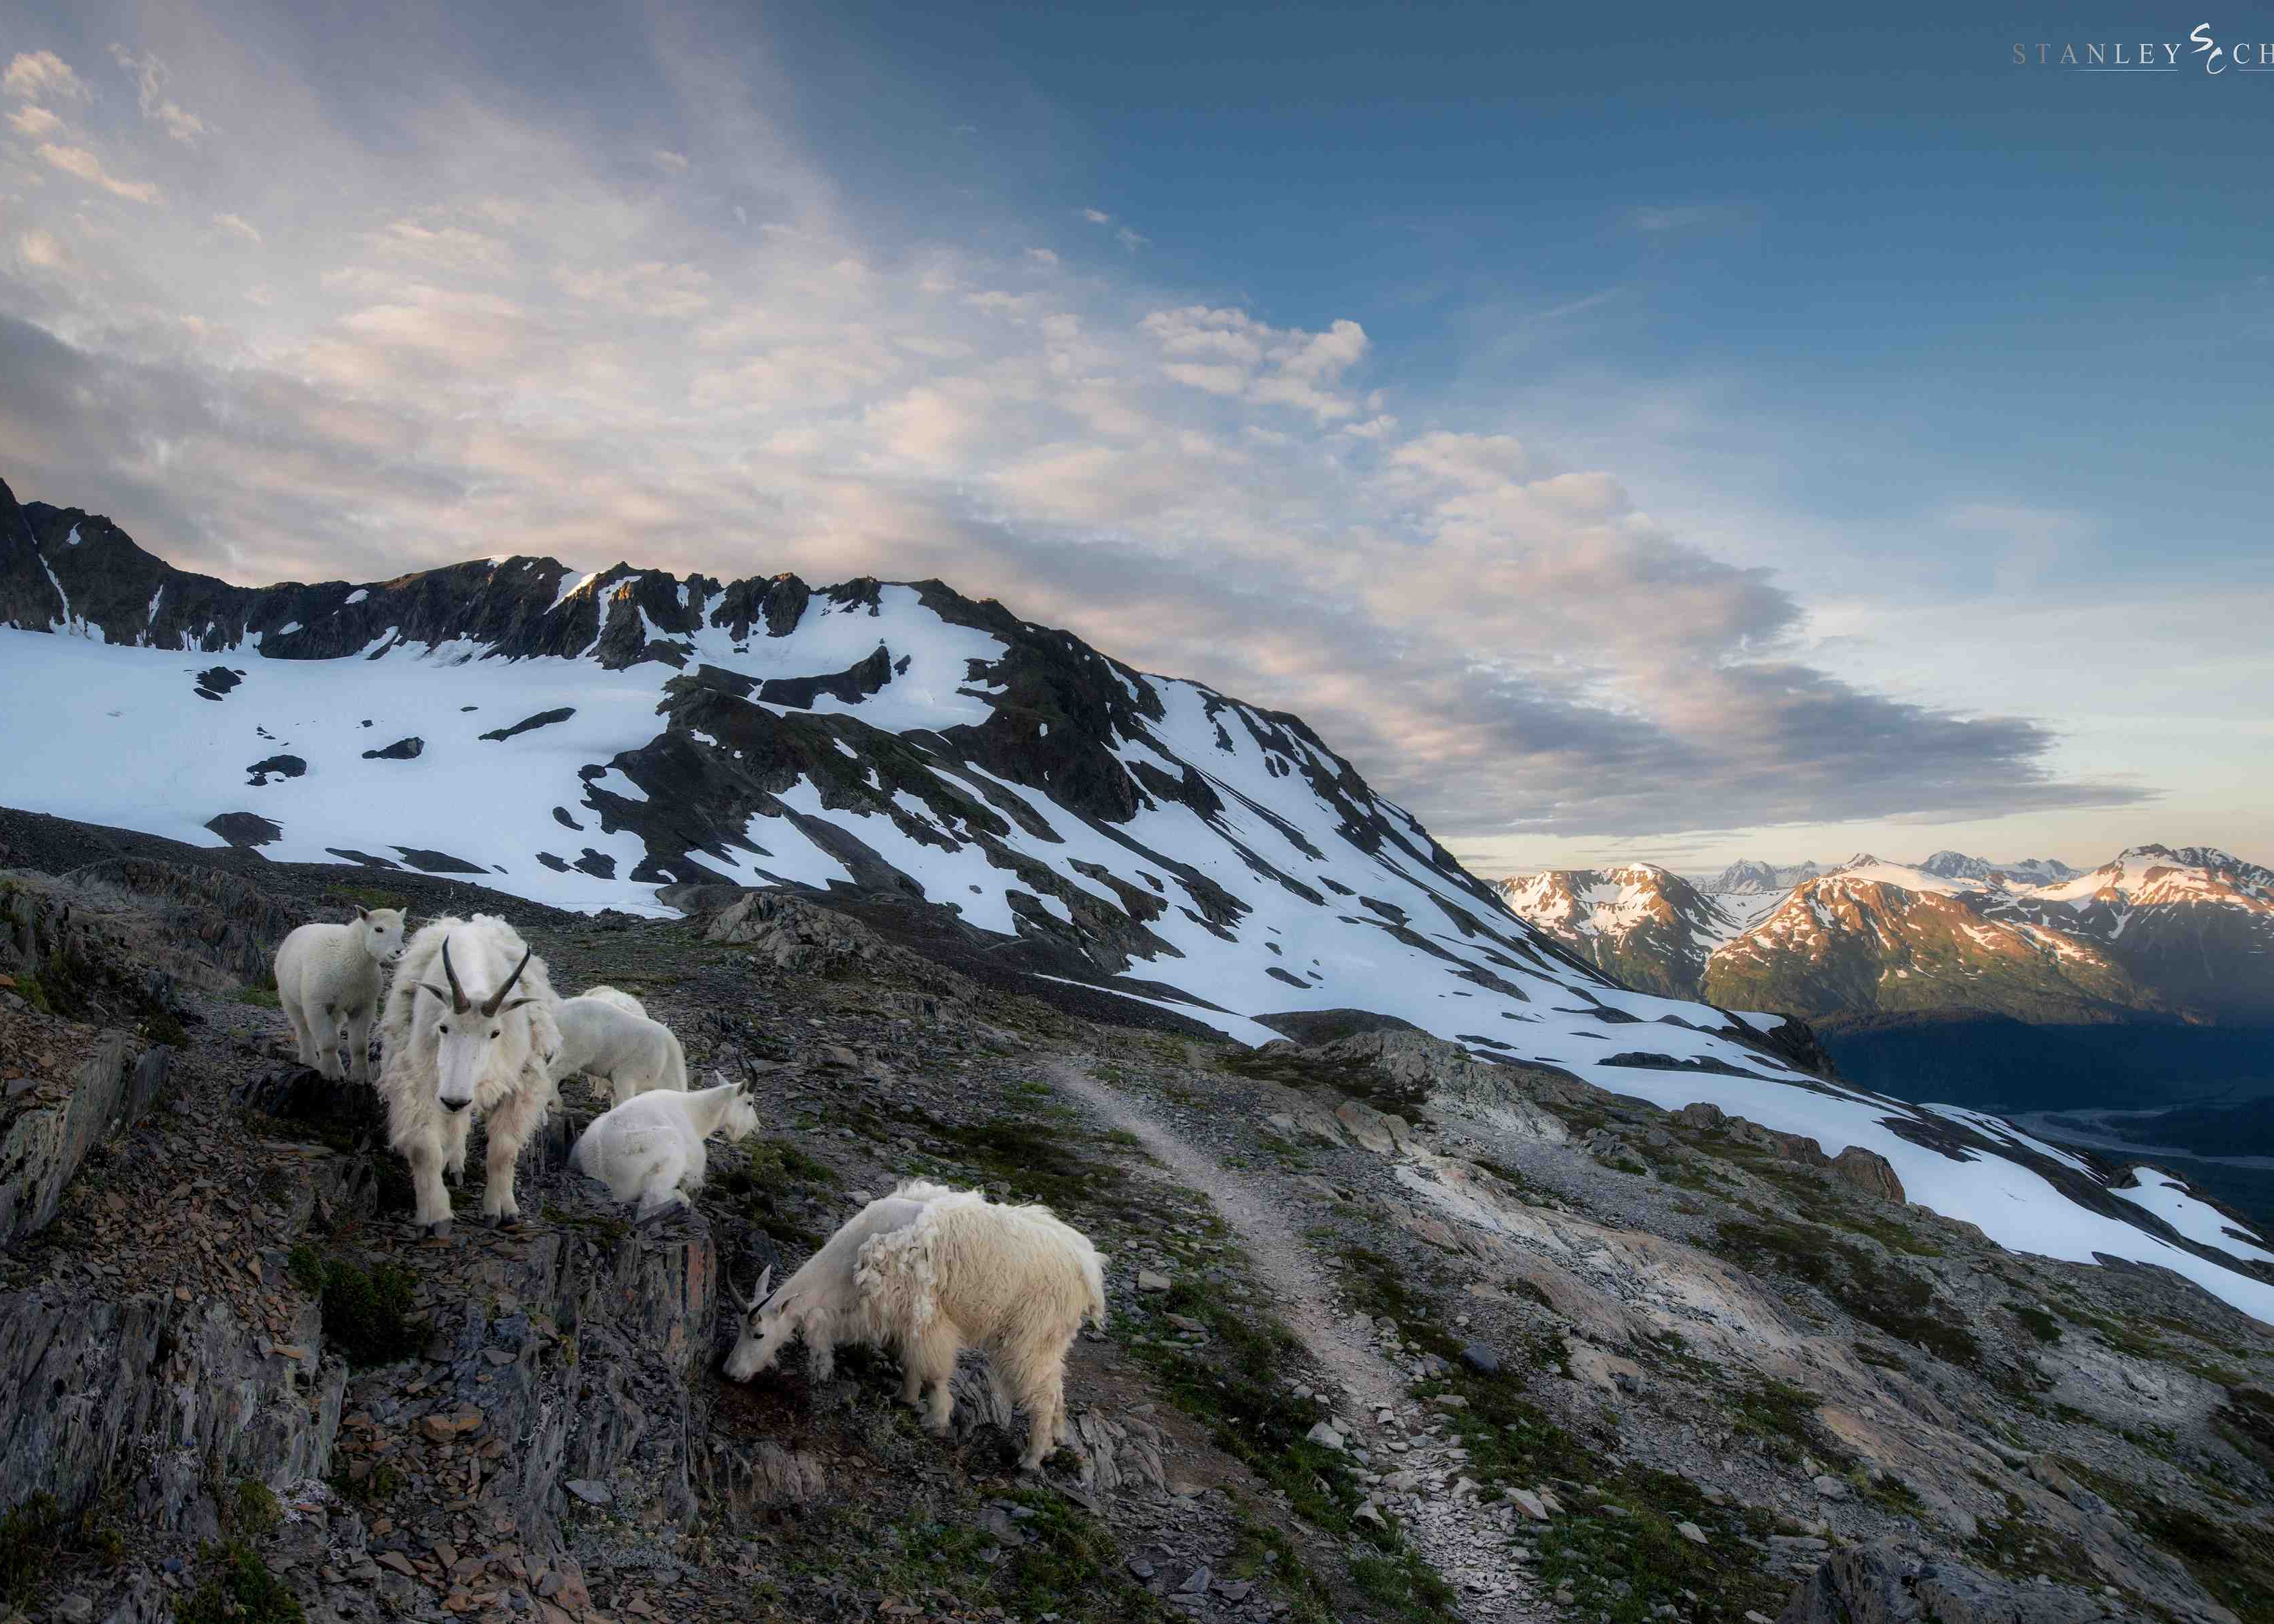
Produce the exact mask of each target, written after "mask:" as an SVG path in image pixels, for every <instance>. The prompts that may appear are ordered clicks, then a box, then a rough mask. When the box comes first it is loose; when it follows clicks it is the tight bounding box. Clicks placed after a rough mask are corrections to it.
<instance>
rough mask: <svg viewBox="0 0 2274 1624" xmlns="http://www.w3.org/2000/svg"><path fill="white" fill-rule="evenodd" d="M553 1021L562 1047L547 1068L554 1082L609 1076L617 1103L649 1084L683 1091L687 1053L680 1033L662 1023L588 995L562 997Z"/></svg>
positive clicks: (554, 1008)
mask: <svg viewBox="0 0 2274 1624" xmlns="http://www.w3.org/2000/svg"><path fill="white" fill-rule="evenodd" d="M616 996H618V997H622V996H625V995H623V994H621V993H618V994H617V995H616ZM553 1022H554V1024H555V1025H556V1026H559V1027H560V1029H561V1047H560V1048H559V1049H557V1050H555V1051H554V1053H553V1059H552V1062H551V1064H550V1065H549V1067H548V1068H547V1069H548V1071H549V1073H550V1075H551V1077H552V1079H553V1081H554V1082H555V1083H558V1082H559V1081H560V1080H561V1079H562V1078H564V1077H573V1076H574V1075H576V1073H577V1072H579V1071H590V1072H591V1073H592V1074H593V1075H594V1076H597V1077H605V1078H606V1079H608V1090H609V1093H610V1094H611V1095H612V1096H613V1098H614V1102H615V1103H616V1104H618V1105H621V1104H622V1103H624V1101H627V1100H629V1099H630V1098H631V1097H632V1096H633V1095H634V1094H644V1093H646V1092H647V1091H648V1090H649V1089H651V1088H668V1089H672V1090H674V1091H676V1092H678V1093H681V1094H684V1093H686V1092H687V1056H686V1054H685V1053H684V1052H683V1051H682V1050H681V1049H680V1047H679V1036H678V1034H676V1033H674V1032H673V1031H672V1029H671V1028H670V1027H668V1026H665V1025H664V1024H663V1023H662V1022H661V1021H659V1020H650V1019H648V1018H647V1017H646V1016H644V1015H634V1014H632V1013H630V1012H629V1011H626V1010H625V1009H623V1008H622V1007H621V1006H620V1005H618V1004H615V1003H614V1002H612V1001H611V1000H609V999H606V998H595V997H591V996H584V997H581V998H564V999H562V1000H561V1002H560V1003H559V1004H555V1005H554V1006H553Z"/></svg>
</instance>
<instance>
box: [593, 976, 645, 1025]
mask: <svg viewBox="0 0 2274 1624" xmlns="http://www.w3.org/2000/svg"><path fill="white" fill-rule="evenodd" d="M576 996H578V997H580V998H597V999H599V1001H600V1002H601V1003H603V1004H614V1005H615V1006H616V1007H617V1008H618V1009H620V1010H621V1011H623V1012H624V1013H625V1014H627V1015H636V1016H638V1017H639V1018H640V1019H642V1020H645V1019H647V1005H646V1004H642V1003H641V1002H640V1001H639V1000H638V999H637V998H635V997H633V996H631V994H629V993H628V992H626V991H625V990H624V989H622V988H621V987H610V986H608V985H606V983H603V984H601V985H600V986H598V987H587V988H586V989H584V991H582V992H580V993H578V994H577V995H576Z"/></svg>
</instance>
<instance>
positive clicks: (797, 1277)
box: [727, 1179, 955, 1381]
mask: <svg viewBox="0 0 2274 1624" xmlns="http://www.w3.org/2000/svg"><path fill="white" fill-rule="evenodd" d="M954 1193H955V1192H953V1191H952V1190H950V1189H948V1188H947V1187H946V1186H945V1184H926V1183H924V1182H923V1181H922V1179H910V1180H908V1181H907V1183H905V1184H901V1185H900V1188H899V1189H897V1190H895V1191H893V1192H892V1194H890V1195H888V1196H884V1197H881V1198H879V1199H877V1200H874V1201H871V1202H870V1203H869V1205H868V1206H866V1207H862V1209H861V1210H860V1211H859V1212H857V1213H855V1214H853V1216H852V1217H850V1218H848V1219H847V1220H846V1221H845V1222H844V1223H843V1225H842V1226H840V1228H839V1229H838V1231H837V1233H836V1234H834V1235H832V1236H831V1237H829V1239H828V1241H827V1243H826V1244H824V1245H823V1246H822V1248H821V1250H820V1251H818V1252H815V1253H814V1254H813V1255H812V1256H811V1257H809V1258H808V1259H806V1260H805V1262H804V1263H803V1264H802V1265H801V1266H800V1267H799V1268H798V1271H797V1273H796V1274H792V1275H791V1276H790V1277H789V1278H788V1279H787V1280H786V1281H784V1282H782V1283H781V1289H779V1290H777V1291H773V1292H772V1293H769V1292H768V1291H767V1289H766V1288H767V1286H768V1285H769V1284H771V1283H772V1280H773V1273H774V1272H773V1270H772V1269H771V1268H769V1269H767V1270H766V1272H765V1273H764V1274H761V1275H759V1276H758V1289H757V1290H756V1291H754V1292H752V1293H751V1294H750V1300H749V1304H747V1305H746V1306H745V1307H744V1309H743V1311H742V1335H740V1336H738V1337H736V1338H735V1340H734V1352H732V1353H730V1354H728V1355H727V1380H730V1381H748V1380H749V1379H750V1378H751V1377H753V1376H755V1375H757V1373H758V1372H760V1371H764V1370H772V1368H773V1363H774V1357H775V1356H776V1355H777V1354H779V1352H780V1351H781V1350H782V1346H783V1344H784V1343H786V1342H788V1341H789V1339H790V1338H791V1337H793V1336H794V1335H798V1334H799V1333H801V1332H802V1333H803V1334H804V1336H805V1357H806V1368H807V1370H808V1372H809V1373H810V1374H811V1375H812V1378H813V1380H816V1381H826V1380H829V1378H830V1376H831V1375H832V1373H833V1372H835V1370H836V1368H837V1357H836V1356H837V1347H838V1344H839V1343H840V1342H882V1341H883V1340H884V1337H883V1336H882V1335H880V1334H879V1333H878V1330H877V1326H876V1325H875V1323H874V1322H873V1321H872V1320H871V1319H870V1316H869V1314H868V1313H867V1312H866V1305H865V1304H864V1303H863V1302H862V1297H861V1292H860V1289H859V1288H858V1287H857V1286H856V1285H855V1282H854V1278H853V1276H854V1271H855V1268H857V1267H859V1265H860V1261H861V1248H862V1244H864V1243H865V1242H867V1241H868V1240H870V1238H871V1237H875V1236H878V1235H883V1234H885V1233H887V1232H888V1231H891V1230H893V1229H906V1228H907V1226H908V1225H909V1224H911V1223H914V1222H915V1220H916V1216H917V1214H920V1213H922V1211H923V1209H924V1207H925V1205H926V1203H928V1202H930V1201H933V1200H936V1199H938V1198H939V1197H941V1196H944V1195H953V1194H954Z"/></svg>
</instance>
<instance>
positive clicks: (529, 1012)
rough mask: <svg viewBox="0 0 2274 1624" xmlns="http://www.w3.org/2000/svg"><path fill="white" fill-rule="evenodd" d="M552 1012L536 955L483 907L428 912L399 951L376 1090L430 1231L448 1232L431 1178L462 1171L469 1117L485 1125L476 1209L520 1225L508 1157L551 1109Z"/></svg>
mask: <svg viewBox="0 0 2274 1624" xmlns="http://www.w3.org/2000/svg"><path fill="white" fill-rule="evenodd" d="M438 976H439V978H440V979H439V980H438ZM445 983H447V985H445ZM516 988H517V989H519V993H518V996H516ZM553 1007H554V999H553V987H552V983H551V981H549V980H548V979H547V978H546V973H545V961H544V960H543V959H539V958H538V957H536V956H535V955H534V954H533V953H532V952H531V951H530V949H529V946H528V944H526V943H524V942H523V940H522V939H521V937H520V936H519V934H518V933H516V931H515V929H514V928H513V927H512V926H511V925H508V924H507V923H506V922H505V921H503V920H501V919H499V918H496V917H495V916H493V915H492V914H475V915H474V916H473V918H471V920H464V919H438V920H436V921H434V922H433V923H432V924H430V925H428V926H426V927H425V929H422V930H420V931H419V932H418V935H417V936H413V937H411V938H410V946H409V948H407V949H406V950H404V952H403V963H402V966H401V967H400V968H399V969H398V970H397V971H396V973H395V984H394V986H393V987H391V988H390V989H388V995H387V1014H386V1018H385V1019H383V1020H382V1021H381V1022H380V1044H381V1049H382V1052H383V1054H384V1056H385V1063H384V1064H383V1065H382V1067H381V1069H380V1077H379V1092H380V1096H381V1097H382V1098H383V1099H384V1100H385V1101H386V1102H387V1141H388V1144H389V1145H391V1146H393V1147H395V1149H396V1150H397V1151H400V1152H401V1153H402V1154H403V1160H404V1161H406V1162H410V1179H411V1183H412V1184H414V1185H416V1186H417V1189H418V1222H420V1223H423V1224H425V1226H427V1228H428V1229H429V1230H430V1231H432V1232H433V1233H435V1234H442V1233H445V1232H447V1230H448V1227H449V1222H450V1198H449V1194H448V1192H447V1191H445V1190H444V1189H443V1188H442V1176H443V1174H444V1172H445V1171H448V1173H450V1174H451V1175H453V1176H457V1175H461V1174H463V1173H464V1171H465V1169H466V1136H467V1133H468V1132H469V1131H470V1130H471V1128H472V1127H473V1124H474V1118H475V1117H476V1116H479V1117H481V1118H482V1120H483V1122H484V1124H486V1126H487V1128H488V1130H489V1153H488V1155H487V1157H486V1162H485V1166H486V1172H487V1174H488V1183H487V1184H486V1185H485V1186H484V1187H483V1190H482V1212H483V1214H484V1215H486V1216H487V1217H489V1218H492V1219H494V1220H495V1221H496V1222H498V1224H499V1225H500V1226H501V1227H505V1228H509V1227H511V1226H512V1225H514V1224H516V1223H518V1222H520V1221H521V1207H520V1206H519V1204H518V1203H516V1201H515V1199H514V1193H513V1173H514V1163H515V1162H516V1160H517V1159H518V1158H519V1157H520V1155H521V1147H523V1145H524V1144H526V1143H527V1142H528V1141H529V1139H530V1137H531V1135H532V1134H534V1133H535V1132H537V1130H538V1128H540V1127H541V1126H543V1125H544V1123H545V1117H546V1112H547V1111H548V1110H549V1109H551V1107H552V1104H553V1079H552V1078H551V1077H550V1076H549V1075H548V1074H547V1073H546V1067H545V1056H547V1055H549V1054H552V1053H553V1052H554V1051H555V1050H557V1049H559V1048H560V1047H561V1033H560V1030H559V1028H558V1027H556V1026H554V1025H553Z"/></svg>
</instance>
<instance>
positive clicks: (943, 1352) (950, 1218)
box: [854, 1191, 1105, 1471]
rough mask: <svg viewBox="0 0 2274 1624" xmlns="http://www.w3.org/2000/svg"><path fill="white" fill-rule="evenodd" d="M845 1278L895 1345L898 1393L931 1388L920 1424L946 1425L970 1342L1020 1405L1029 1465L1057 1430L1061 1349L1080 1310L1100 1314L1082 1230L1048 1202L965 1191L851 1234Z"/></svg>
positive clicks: (1100, 1319)
mask: <svg viewBox="0 0 2274 1624" xmlns="http://www.w3.org/2000/svg"><path fill="white" fill-rule="evenodd" d="M854 1278H855V1282H856V1283H857V1284H858V1286H859V1287H860V1290H861V1295H862V1300H863V1310H864V1312H866V1313H867V1314H868V1315H869V1316H870V1319H871V1321H872V1323H873V1324H874V1325H875V1326H876V1327H877V1329H878V1330H879V1331H880V1332H882V1333H883V1339H884V1340H885V1341H888V1342H891V1343H892V1344H893V1345H894V1346H895V1347H897V1348H898V1349H899V1350H900V1359H901V1365H902V1386H901V1393H900V1396H901V1398H902V1400H903V1402H907V1403H910V1404H913V1403H915V1402H916V1401H917V1399H918V1398H919V1397H920V1396H921V1395H922V1389H923V1388H924V1387H930V1389H931V1402H930V1408H929V1410H927V1411H926V1413H925V1416H924V1426H925V1427H926V1429H927V1430H929V1431H930V1432H936V1433H937V1432H945V1431H946V1430H947V1424H948V1421H949V1419H950V1417H953V1414H954V1411H955V1395H954V1393H953V1389H952V1387H950V1382H951V1381H952V1380H953V1377H954V1375H955V1360H956V1356H957V1355H958V1354H959V1353H960V1352H961V1351H962V1350H964V1349H965V1348H967V1347H975V1348H982V1349H984V1350H986V1353H987V1365H988V1371H989V1374H990V1378H991V1379H992V1380H993V1381H994V1383H995V1387H996V1391H997V1392H998V1393H1000V1394H1002V1395H1004V1396H1005V1397H1006V1398H1008V1399H1009V1400H1011V1401H1012V1402H1013V1403H1016V1404H1018V1405H1020V1406H1021V1407H1023V1408H1024V1409H1025V1410H1026V1411H1027V1414H1028V1432H1027V1447H1026V1452H1025V1453H1024V1455H1021V1456H1020V1466H1021V1467H1023V1468H1024V1469H1026V1470H1029V1471H1032V1470H1035V1469H1037V1468H1038V1467H1040V1466H1041V1465H1042V1463H1043V1456H1044V1455H1048V1454H1049V1453H1050V1451H1051V1450H1052V1449H1054V1448H1056V1447H1058V1445H1059V1444H1061V1443H1063V1442H1065V1355H1066V1350H1067V1349H1068V1348H1069V1347H1071V1346H1073V1338H1074V1333H1075V1332H1077V1331H1079V1330H1080V1329H1081V1323H1082V1320H1083V1319H1085V1318H1087V1319H1091V1320H1093V1321H1095V1322H1096V1324H1098V1325H1100V1326H1103V1324H1104V1323H1105V1276H1104V1273H1103V1270H1102V1269H1101V1267H1099V1264H1098V1258H1097V1249H1096V1247H1094V1246H1092V1245H1091V1244H1089V1238H1088V1237H1087V1236H1085V1235H1083V1234H1082V1233H1081V1231H1080V1230H1079V1229H1073V1228H1072V1227H1071V1226H1069V1225H1067V1224H1065V1223H1063V1222H1059V1220H1058V1216H1057V1214H1053V1213H1052V1212H1051V1211H1050V1208H1048V1207H1001V1206H998V1205H996V1204H995V1203H993V1202H991V1201H990V1200H988V1199H987V1198H986V1197H985V1196H983V1195H982V1194H980V1193H979V1192H976V1191H964V1192H958V1193H956V1194H953V1195H947V1196H941V1197H939V1198H938V1199H935V1200H932V1201H930V1202H927V1203H926V1204H925V1206H924V1209H923V1211H922V1212H921V1213H919V1214H916V1217H915V1222H912V1223H910V1224H909V1225H908V1226H907V1228H906V1229H895V1230H892V1231H891V1232H889V1233H887V1234H884V1235H877V1236H872V1237H870V1238H869V1239H868V1240H866V1241H864V1242H862V1245H861V1251H860V1260H859V1262H858V1264H857V1265H856V1267H855V1275H854Z"/></svg>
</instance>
